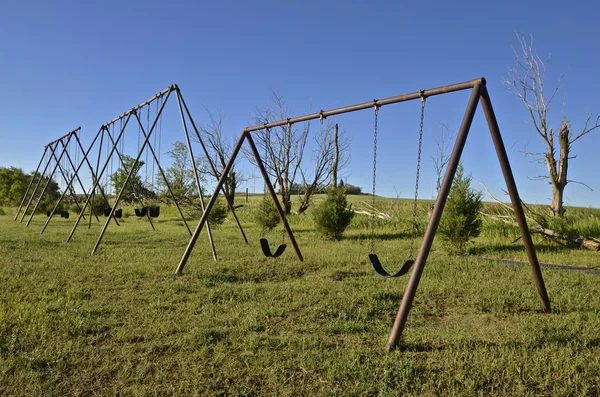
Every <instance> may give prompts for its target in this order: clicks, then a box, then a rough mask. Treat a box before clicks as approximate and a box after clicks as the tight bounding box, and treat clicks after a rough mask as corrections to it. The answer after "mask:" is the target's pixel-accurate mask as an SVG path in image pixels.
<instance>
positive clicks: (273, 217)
mask: <svg viewBox="0 0 600 397" xmlns="http://www.w3.org/2000/svg"><path fill="white" fill-rule="evenodd" d="M253 215H254V221H255V222H256V223H258V224H259V225H260V227H262V228H263V229H267V230H271V229H273V228H274V227H275V226H277V225H278V224H279V222H280V221H281V219H280V218H279V213H278V212H277V208H275V204H274V203H273V200H272V199H271V197H269V196H265V197H264V198H263V199H262V201H261V202H260V205H259V206H258V208H257V209H256V210H255V211H254V214H253Z"/></svg>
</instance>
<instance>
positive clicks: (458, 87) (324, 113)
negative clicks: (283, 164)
mask: <svg viewBox="0 0 600 397" xmlns="http://www.w3.org/2000/svg"><path fill="white" fill-rule="evenodd" d="M477 83H483V84H485V79H484V78H479V79H474V80H471V81H465V82H464V83H458V84H451V85H447V86H443V87H438V88H432V89H429V90H423V91H419V92H413V93H410V94H404V95H398V96H394V97H389V98H384V99H374V100H373V101H370V102H364V103H360V104H358V105H352V106H346V107H343V108H337V109H332V110H321V111H320V112H318V113H311V114H307V115H304V116H300V117H293V118H289V119H283V120H279V121H275V122H273V123H265V124H259V125H255V126H253V127H247V128H244V132H253V131H258V130H262V129H265V128H269V129H271V128H273V127H280V126H282V125H287V124H289V123H291V124H294V123H298V122H301V121H308V120H314V119H325V118H327V117H329V116H335V115H338V114H343V113H350V112H355V111H357V110H364V109H371V108H373V106H375V105H377V106H378V107H382V106H385V105H391V104H393V103H399V102H406V101H412V100H414V99H420V98H421V96H423V95H424V96H425V97H426V98H428V97H431V96H436V95H441V94H447V93H449V92H455V91H462V90H468V89H470V88H473V87H474V86H475V84H477Z"/></svg>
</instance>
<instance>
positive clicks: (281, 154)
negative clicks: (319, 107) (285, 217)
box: [245, 91, 311, 214]
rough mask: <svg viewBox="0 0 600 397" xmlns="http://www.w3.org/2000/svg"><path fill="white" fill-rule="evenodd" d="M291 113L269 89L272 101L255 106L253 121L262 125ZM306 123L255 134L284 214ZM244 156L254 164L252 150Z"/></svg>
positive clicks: (289, 205) (301, 152) (298, 164)
mask: <svg viewBox="0 0 600 397" xmlns="http://www.w3.org/2000/svg"><path fill="white" fill-rule="evenodd" d="M291 113H292V112H291V110H290V108H289V106H288V105H287V103H286V102H285V100H284V99H283V97H282V96H281V95H280V94H277V93H276V92H274V91H273V104H272V105H271V106H269V107H267V108H265V109H258V110H257V111H256V114H255V116H254V122H255V124H266V123H270V122H273V121H276V120H285V119H288V118H290V117H292V114H291ZM310 125H311V123H310V121H307V122H304V123H302V124H293V125H292V124H288V125H284V126H281V127H273V128H270V129H268V130H264V131H262V132H261V133H260V134H257V135H256V146H257V147H258V149H259V151H260V153H261V156H262V160H263V163H264V165H265V169H266V170H267V173H268V174H269V175H270V177H271V178H273V179H274V181H275V184H274V185H275V186H276V188H278V189H279V194H280V196H281V201H282V204H283V210H284V212H285V213H286V214H290V212H291V211H292V187H293V185H294V181H295V180H296V176H297V175H298V173H299V172H300V167H301V164H302V159H303V156H304V149H305V147H306V141H307V137H308V132H309V131H310ZM298 126H299V127H298ZM245 156H246V158H247V159H248V161H250V163H252V164H254V165H256V160H255V159H254V156H253V155H252V153H250V152H248V151H245Z"/></svg>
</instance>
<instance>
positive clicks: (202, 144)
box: [177, 90, 248, 244]
mask: <svg viewBox="0 0 600 397" xmlns="http://www.w3.org/2000/svg"><path fill="white" fill-rule="evenodd" d="M177 93H178V94H179V95H178V96H177V98H178V102H177V103H178V104H179V111H180V113H181V105H182V104H183V108H184V109H185V112H186V114H187V116H188V118H189V119H190V123H191V124H192V128H193V129H194V133H195V134H196V138H197V139H198V142H199V143H200V146H201V147H202V151H203V152H204V155H205V156H206V159H207V160H208V164H209V165H210V168H211V169H212V172H213V174H214V175H215V177H217V175H219V173H218V172H217V169H216V167H215V164H214V163H213V161H212V159H211V158H210V155H209V154H208V150H207V149H206V146H205V145H204V141H203V140H202V136H201V135H200V132H199V131H198V128H197V127H196V123H195V122H194V119H193V118H192V115H191V114H190V110H189V109H188V107H187V105H186V103H185V100H184V99H183V96H182V95H181V93H180V92H179V90H178V91H177ZM179 101H181V103H180V102H179ZM182 117H183V116H182ZM221 188H222V189H221V191H222V192H223V196H224V197H225V202H226V203H227V207H228V208H229V211H231V213H232V214H233V218H234V219H235V222H236V223H237V225H238V229H240V233H242V237H243V238H244V241H245V242H246V244H248V238H247V237H246V233H244V229H243V228H242V224H241V223H240V220H239V218H238V216H237V214H236V212H235V209H234V208H233V204H232V203H231V201H230V200H229V197H228V196H227V194H226V192H225V188H224V187H223V186H222V187H221Z"/></svg>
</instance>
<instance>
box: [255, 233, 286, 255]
mask: <svg viewBox="0 0 600 397" xmlns="http://www.w3.org/2000/svg"><path fill="white" fill-rule="evenodd" d="M286 247H287V245H286V244H281V245H280V246H279V247H277V249H276V250H275V252H274V253H272V252H271V247H269V241H268V240H267V239H266V238H264V237H263V238H261V239H260V248H261V249H262V252H263V255H264V256H266V257H267V258H277V257H279V256H281V254H283V251H285V249H286Z"/></svg>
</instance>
